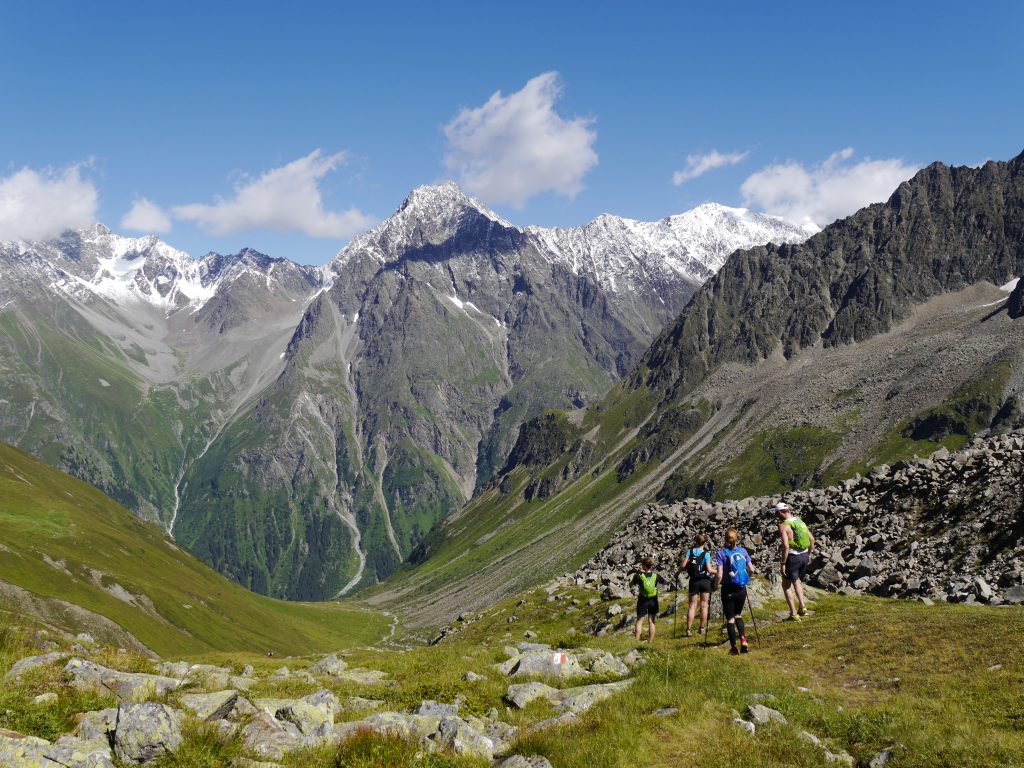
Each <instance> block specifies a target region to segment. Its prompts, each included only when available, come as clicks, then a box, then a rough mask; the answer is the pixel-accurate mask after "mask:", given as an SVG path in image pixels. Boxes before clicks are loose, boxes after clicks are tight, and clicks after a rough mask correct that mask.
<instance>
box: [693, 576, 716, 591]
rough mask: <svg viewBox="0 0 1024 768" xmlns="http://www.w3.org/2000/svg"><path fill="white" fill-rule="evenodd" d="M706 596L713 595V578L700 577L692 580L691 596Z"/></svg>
mask: <svg viewBox="0 0 1024 768" xmlns="http://www.w3.org/2000/svg"><path fill="white" fill-rule="evenodd" d="M704 594H707V595H710V594H711V577H710V576H700V577H698V578H696V579H690V595H691V596H692V595H704Z"/></svg>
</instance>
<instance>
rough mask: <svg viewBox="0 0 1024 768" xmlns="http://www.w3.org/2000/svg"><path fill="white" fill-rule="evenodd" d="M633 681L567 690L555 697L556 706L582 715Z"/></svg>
mask: <svg viewBox="0 0 1024 768" xmlns="http://www.w3.org/2000/svg"><path fill="white" fill-rule="evenodd" d="M632 682H633V681H632V680H622V681H620V682H617V683H603V684H600V685H584V686H581V687H579V688H567V689H565V690H562V691H559V692H558V693H557V694H556V695H555V697H554V698H555V700H556V701H557V704H556V706H557V707H558V708H559V709H561V710H567V711H569V712H573V713H575V714H577V715H580V714H583V713H584V712H586V711H587V710H588V709H590V708H591V707H592V706H594V705H595V704H597V703H598V702H599V701H604V700H605V699H607V698H610V697H611V696H613V695H614V694H616V693H618V692H619V691H621V690H624V689H625V688H627V687H628V686H629V685H630V684H631V683H632Z"/></svg>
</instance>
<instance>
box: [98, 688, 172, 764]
mask: <svg viewBox="0 0 1024 768" xmlns="http://www.w3.org/2000/svg"><path fill="white" fill-rule="evenodd" d="M179 744H181V713H180V712H178V711H177V710H175V709H171V708H170V707H169V706H167V705H166V704H157V703H156V702H152V701H147V702H145V703H143V704H122V705H121V706H120V707H118V710H117V729H116V730H115V731H114V752H115V754H116V755H117V759H118V760H120V761H121V762H123V763H131V764H133V765H141V764H143V763H148V762H152V761H153V760H156V759H157V758H158V757H161V756H162V755H164V754H165V753H167V752H173V751H174V750H176V749H177V748H178V745H179Z"/></svg>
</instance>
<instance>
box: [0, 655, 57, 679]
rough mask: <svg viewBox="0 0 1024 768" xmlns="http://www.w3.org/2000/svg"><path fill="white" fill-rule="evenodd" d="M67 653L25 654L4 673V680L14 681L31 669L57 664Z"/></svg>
mask: <svg viewBox="0 0 1024 768" xmlns="http://www.w3.org/2000/svg"><path fill="white" fill-rule="evenodd" d="M67 657H68V655H67V654H66V653H59V652H54V653H44V654H42V655H41V656H27V657H26V658H24V659H19V660H18V661H16V662H14V666H12V667H11V668H10V670H8V672H7V674H6V675H4V682H5V683H9V682H14V681H18V680H20V679H21V678H22V676H23V675H24V674H25V673H26V672H28V671H29V670H32V669H37V668H39V667H44V666H46V665H48V664H57V663H59V662H61V661H64V659H66V658H67Z"/></svg>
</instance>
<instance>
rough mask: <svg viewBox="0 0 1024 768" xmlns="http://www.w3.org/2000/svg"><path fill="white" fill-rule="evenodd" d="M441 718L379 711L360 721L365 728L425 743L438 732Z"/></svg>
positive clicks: (429, 742)
mask: <svg viewBox="0 0 1024 768" xmlns="http://www.w3.org/2000/svg"><path fill="white" fill-rule="evenodd" d="M440 724H441V719H440V718H438V717H430V716H429V715H410V714H406V713H404V712H379V713H377V714H375V715H370V716H369V717H367V718H364V719H363V720H361V721H360V722H359V725H360V726H361V727H363V728H366V729H368V730H371V731H373V732H375V733H379V734H382V735H384V736H396V737H398V738H400V739H405V740H406V741H415V742H419V743H421V744H424V745H429V744H432V743H433V742H431V741H429V739H430V736H431V735H432V734H435V733H437V730H438V728H439V727H440Z"/></svg>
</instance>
